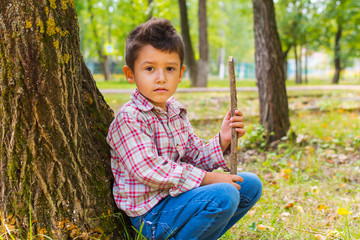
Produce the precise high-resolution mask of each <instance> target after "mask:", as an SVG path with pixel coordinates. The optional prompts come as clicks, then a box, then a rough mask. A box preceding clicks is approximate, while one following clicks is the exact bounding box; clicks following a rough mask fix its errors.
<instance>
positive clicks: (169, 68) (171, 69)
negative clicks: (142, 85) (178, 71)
mask: <svg viewBox="0 0 360 240" xmlns="http://www.w3.org/2000/svg"><path fill="white" fill-rule="evenodd" d="M166 70H168V71H169V72H172V71H174V70H175V68H173V67H167V68H166Z"/></svg>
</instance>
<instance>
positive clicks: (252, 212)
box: [248, 209, 256, 217]
mask: <svg viewBox="0 0 360 240" xmlns="http://www.w3.org/2000/svg"><path fill="white" fill-rule="evenodd" d="M255 212H256V209H252V210H250V211H249V213H248V215H249V217H253V216H254V214H255Z"/></svg>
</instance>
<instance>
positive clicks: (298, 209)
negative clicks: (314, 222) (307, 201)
mask: <svg viewBox="0 0 360 240" xmlns="http://www.w3.org/2000/svg"><path fill="white" fill-rule="evenodd" d="M294 208H295V209H296V210H297V211H298V212H299V213H301V214H303V213H304V212H305V211H304V209H303V208H302V207H301V206H298V205H296V206H295V207H294Z"/></svg>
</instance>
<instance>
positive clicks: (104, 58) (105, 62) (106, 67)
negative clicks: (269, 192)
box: [88, 1, 111, 81]
mask: <svg viewBox="0 0 360 240" xmlns="http://www.w3.org/2000/svg"><path fill="white" fill-rule="evenodd" d="M88 4H89V6H88V10H89V13H90V22H91V27H92V32H93V34H94V41H95V45H96V49H97V52H98V58H99V61H100V65H101V68H102V70H103V75H104V80H105V81H108V80H110V79H111V73H110V68H109V63H108V56H107V55H105V54H104V50H103V44H102V43H101V38H100V36H99V34H98V31H97V29H96V22H95V20H94V19H95V14H94V12H93V10H92V4H94V3H93V2H91V1H90V2H89V3H88Z"/></svg>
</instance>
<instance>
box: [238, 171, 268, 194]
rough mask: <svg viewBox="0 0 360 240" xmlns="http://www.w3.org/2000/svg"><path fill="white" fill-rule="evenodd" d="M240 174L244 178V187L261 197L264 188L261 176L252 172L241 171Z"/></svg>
mask: <svg viewBox="0 0 360 240" xmlns="http://www.w3.org/2000/svg"><path fill="white" fill-rule="evenodd" d="M238 175H239V176H241V177H242V178H243V179H244V182H243V187H244V188H249V189H251V191H253V192H254V193H255V196H257V197H258V199H259V198H260V197H261V194H262V188H263V185H262V182H261V180H260V178H259V177H258V176H257V175H256V174H254V173H250V172H244V173H239V174H238Z"/></svg>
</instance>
